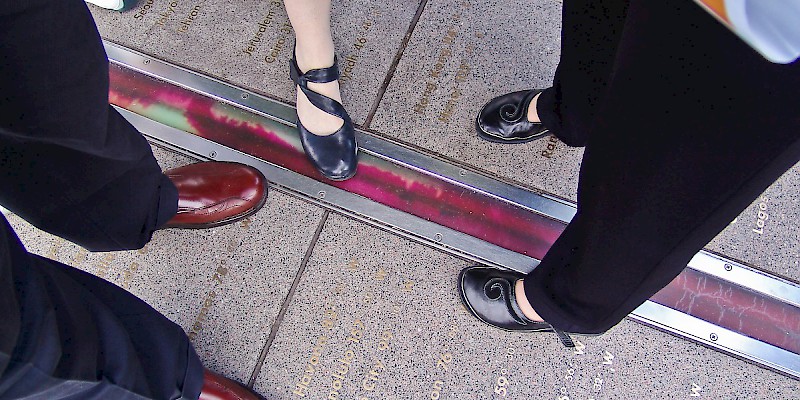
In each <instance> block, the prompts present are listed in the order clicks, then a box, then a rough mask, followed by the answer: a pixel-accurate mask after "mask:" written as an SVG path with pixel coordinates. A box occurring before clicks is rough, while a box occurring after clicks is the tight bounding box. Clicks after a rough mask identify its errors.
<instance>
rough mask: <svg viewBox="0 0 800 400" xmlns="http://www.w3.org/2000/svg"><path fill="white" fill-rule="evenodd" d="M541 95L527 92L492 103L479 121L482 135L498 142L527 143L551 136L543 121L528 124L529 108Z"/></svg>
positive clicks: (503, 97)
mask: <svg viewBox="0 0 800 400" xmlns="http://www.w3.org/2000/svg"><path fill="white" fill-rule="evenodd" d="M541 92H542V90H541V89H533V90H523V91H519V92H514V93H509V94H504V95H502V96H498V97H495V98H494V99H492V100H490V101H489V102H488V103H486V105H484V106H483V108H482V109H481V111H480V112H479V113H478V118H477V119H476V120H475V127H476V129H477V130H478V136H479V137H480V138H481V139H483V140H488V141H490V142H495V143H525V142H530V141H531V140H536V139H539V138H543V137H545V136H547V135H548V134H549V133H550V131H549V130H548V129H547V128H545V126H544V125H542V123H541V122H530V121H528V106H529V105H530V104H531V100H533V98H534V97H536V95H537V94H539V93H541Z"/></svg>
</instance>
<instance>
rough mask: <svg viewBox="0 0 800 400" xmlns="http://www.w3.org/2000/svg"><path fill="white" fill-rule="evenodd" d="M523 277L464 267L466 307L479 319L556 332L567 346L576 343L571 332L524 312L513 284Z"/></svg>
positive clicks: (502, 325)
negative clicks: (530, 317)
mask: <svg viewBox="0 0 800 400" xmlns="http://www.w3.org/2000/svg"><path fill="white" fill-rule="evenodd" d="M522 278H524V276H523V275H522V274H520V273H518V272H513V271H505V270H500V269H497V268H491V267H486V266H482V265H477V266H473V267H468V268H465V269H464V270H462V271H461V273H460V274H459V275H458V288H459V291H460V292H461V299H462V300H463V301H464V304H465V305H466V306H467V309H468V310H469V311H470V312H472V314H473V315H475V316H476V317H478V319H479V320H481V321H483V322H485V323H487V324H489V325H491V326H493V327H495V328H500V329H503V330H507V331H514V332H518V331H520V332H555V333H556V335H558V338H559V339H561V343H562V344H563V345H564V346H565V347H575V342H573V341H572V338H570V337H569V335H568V334H566V333H564V332H563V331H560V330H558V329H556V328H554V327H553V326H552V325H550V324H548V323H547V322H541V321H532V320H530V319H529V318H528V317H526V316H525V314H523V313H522V310H521V309H520V308H519V305H518V304H517V299H516V296H515V295H514V285H515V284H516V282H517V281H518V280H519V279H522Z"/></svg>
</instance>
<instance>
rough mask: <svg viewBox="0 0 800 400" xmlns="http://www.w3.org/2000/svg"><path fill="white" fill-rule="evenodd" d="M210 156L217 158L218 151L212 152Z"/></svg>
mask: <svg viewBox="0 0 800 400" xmlns="http://www.w3.org/2000/svg"><path fill="white" fill-rule="evenodd" d="M208 156H209V157H211V158H217V152H216V151H212V152H211V153H208Z"/></svg>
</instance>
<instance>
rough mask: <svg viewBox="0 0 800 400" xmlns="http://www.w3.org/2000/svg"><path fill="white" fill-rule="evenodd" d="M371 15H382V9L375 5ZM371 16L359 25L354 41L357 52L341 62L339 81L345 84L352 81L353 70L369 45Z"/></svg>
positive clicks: (373, 16)
mask: <svg viewBox="0 0 800 400" xmlns="http://www.w3.org/2000/svg"><path fill="white" fill-rule="evenodd" d="M370 15H371V16H372V17H371V18H375V17H378V16H380V15H381V11H380V9H379V8H377V7H373V8H372V9H371V10H370ZM371 18H368V19H365V20H364V21H363V22H362V23H361V26H360V27H359V30H358V33H357V34H356V38H355V40H354V41H353V48H354V49H355V53H350V54H348V55H347V57H345V59H344V61H343V62H340V66H339V68H340V71H341V75H340V76H339V82H340V83H341V84H343V85H344V84H346V83H347V82H350V81H351V80H352V79H353V70H355V68H356V64H357V63H358V60H360V59H361V55H360V53H361V51H362V50H363V49H364V47H365V46H366V45H367V42H368V41H369V39H368V37H369V35H368V34H369V30H370V28H372V25H373V22H372V19H371Z"/></svg>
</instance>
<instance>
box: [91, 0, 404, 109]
mask: <svg viewBox="0 0 800 400" xmlns="http://www.w3.org/2000/svg"><path fill="white" fill-rule="evenodd" d="M173 4H174V6H173ZM91 9H92V12H93V15H94V17H95V20H96V21H97V24H98V28H99V31H100V34H101V35H102V36H103V37H105V38H107V39H109V40H111V41H113V42H117V43H119V44H122V45H126V46H129V47H132V48H134V49H136V50H138V51H141V52H144V53H146V54H150V55H152V56H154V57H159V58H161V59H165V60H167V61H170V62H173V63H175V64H179V65H182V66H186V67H188V68H190V69H193V70H196V71H201V72H203V73H204V74H207V75H211V76H214V77H217V78H220V79H222V80H225V81H228V82H231V83H233V84H235V85H238V86H243V87H246V88H249V89H250V90H253V91H255V92H259V93H262V94H266V95H268V96H271V97H274V98H277V99H280V100H283V101H286V102H289V103H292V104H294V102H295V87H294V84H293V83H292V82H291V81H290V80H289V59H290V58H291V56H292V49H293V46H294V33H293V31H292V29H291V25H290V24H289V19H288V17H287V16H286V10H285V9H284V7H283V2H281V1H260V2H253V1H247V0H237V1H208V0H142V1H140V2H139V5H138V7H136V8H134V9H132V10H130V11H126V12H123V13H118V12H110V11H107V10H103V9H100V8H98V7H91ZM416 9H417V4H416V3H413V2H382V1H376V0H358V1H347V2H333V10H332V16H331V20H332V32H333V37H334V44H335V46H336V52H337V55H338V58H339V68H340V70H341V72H342V78H341V79H340V83H341V86H342V101H343V102H344V105H345V108H346V109H347V110H348V113H350V116H351V117H352V118H353V121H354V122H355V123H357V124H361V123H363V122H364V119H365V118H366V115H367V113H368V112H369V110H370V109H371V108H372V104H373V103H374V101H375V99H376V98H377V96H378V89H379V88H380V86H381V84H382V83H383V80H384V78H385V77H386V75H387V73H388V71H389V66H390V65H391V63H392V60H393V59H394V57H395V53H396V52H397V49H398V48H399V47H400V43H401V41H402V39H403V37H404V35H405V34H406V30H407V29H408V26H409V24H410V23H411V20H412V19H413V17H414V14H415V12H416ZM172 10H174V11H172ZM143 12H144V13H143Z"/></svg>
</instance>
